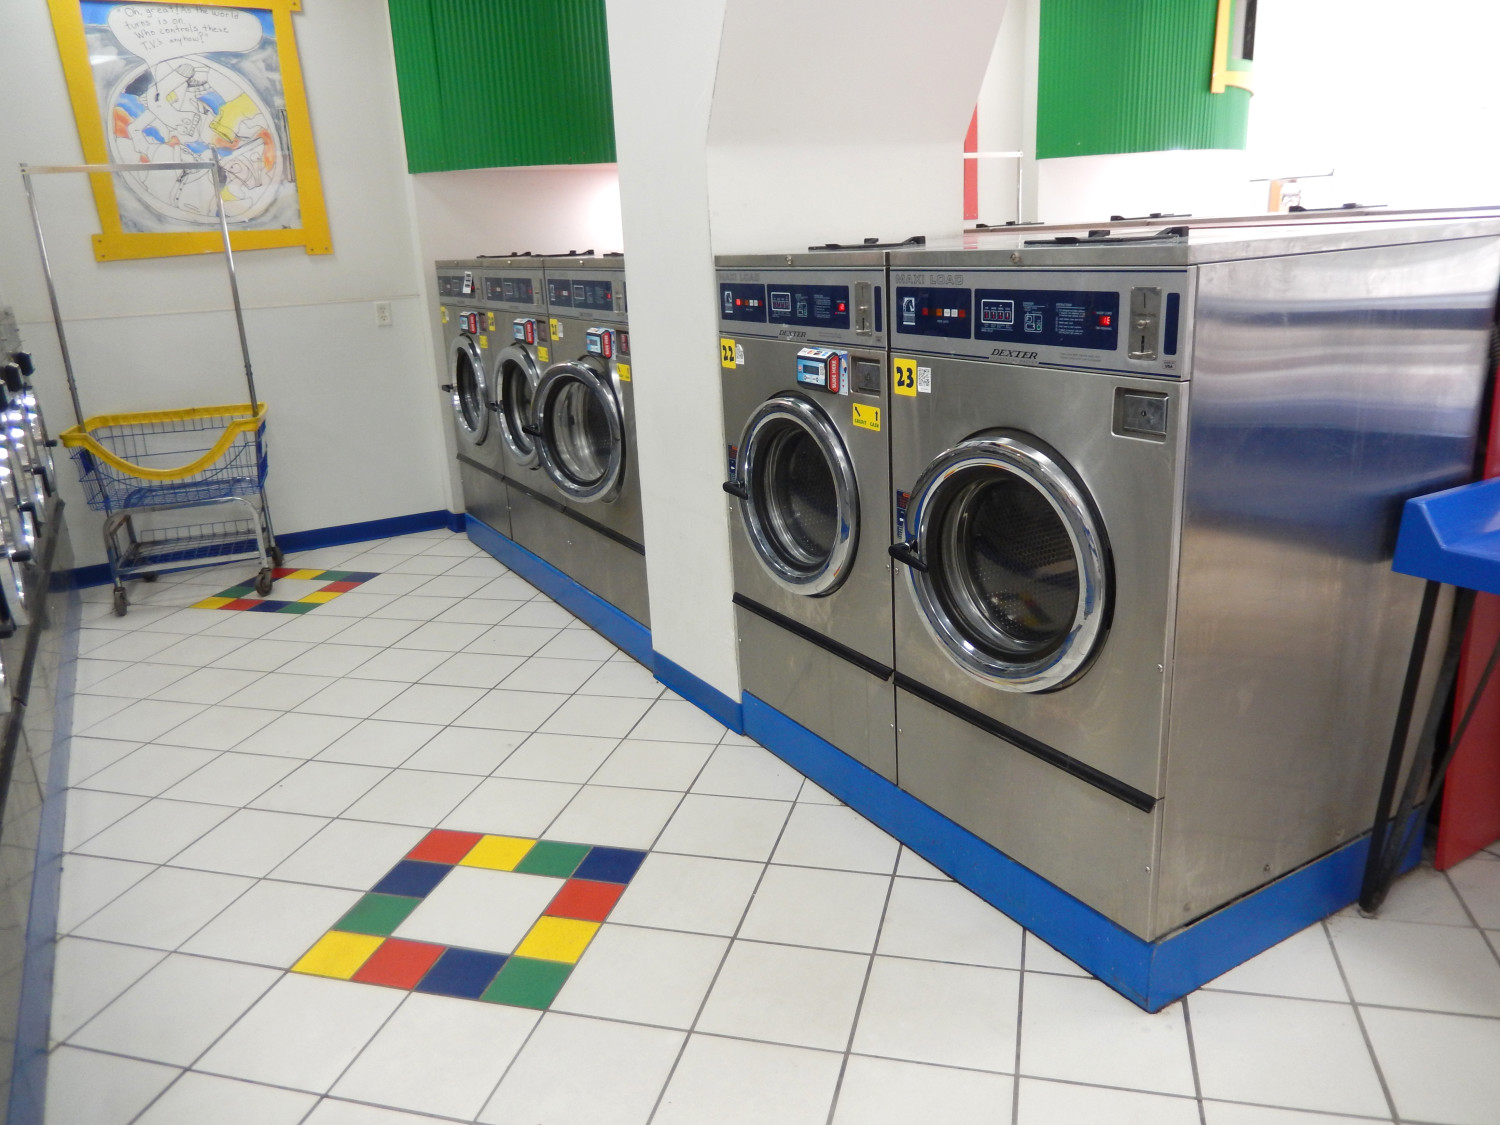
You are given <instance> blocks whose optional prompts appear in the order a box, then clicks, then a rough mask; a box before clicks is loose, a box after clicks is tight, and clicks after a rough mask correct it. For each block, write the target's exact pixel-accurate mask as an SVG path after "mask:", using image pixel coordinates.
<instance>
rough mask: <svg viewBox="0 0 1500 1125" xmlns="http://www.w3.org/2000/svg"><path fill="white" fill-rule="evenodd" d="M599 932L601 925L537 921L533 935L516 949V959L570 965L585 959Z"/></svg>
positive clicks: (562, 921)
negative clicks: (590, 943) (579, 959)
mask: <svg viewBox="0 0 1500 1125" xmlns="http://www.w3.org/2000/svg"><path fill="white" fill-rule="evenodd" d="M598 929H599V923H598V922H580V921H578V920H577V919H575V918H538V919H537V920H536V925H534V926H532V927H531V932H530V933H529V934H527V935H526V936H525V937H524V938H523V939H521V944H520V945H518V946H516V955H517V956H518V957H535V958H536V959H537V960H539V961H566V962H567V963H568V964H570V965H571V964H572V963H573V962H575V961H577V960H578V958H580V957H582V956H583V951H584V950H585V949H587V948H588V944H589V942H590V941H591V940H592V939H593V936H594V934H595V933H596V932H597V931H598Z"/></svg>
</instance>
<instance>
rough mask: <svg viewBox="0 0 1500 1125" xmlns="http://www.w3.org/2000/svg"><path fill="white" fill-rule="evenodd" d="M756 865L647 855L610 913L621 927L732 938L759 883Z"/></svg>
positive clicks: (681, 856) (703, 858)
mask: <svg viewBox="0 0 1500 1125" xmlns="http://www.w3.org/2000/svg"><path fill="white" fill-rule="evenodd" d="M760 874H761V865H760V864H758V863H745V862H742V861H740V860H732V859H708V858H705V857H703V856H695V855H671V854H669V853H667V852H652V853H651V854H650V855H648V856H646V861H645V862H644V863H642V864H641V866H640V869H639V870H638V871H637V872H636V873H635V878H633V879H632V880H631V881H630V886H629V887H627V888H626V889H625V893H624V894H623V895H621V896H620V901H619V902H617V903H616V904H615V908H614V910H613V911H612V912H611V913H610V916H609V917H610V920H611V921H613V922H619V923H623V924H626V925H635V926H654V927H656V928H658V929H663V930H685V931H689V932H693V933H702V934H723V935H725V936H728V935H731V934H733V933H734V932H735V930H736V929H737V928H738V927H739V924H740V920H741V919H742V918H743V917H744V915H745V907H746V906H747V905H749V902H750V896H751V895H752V894H754V893H755V885H756V883H757V882H758V881H759V880H760Z"/></svg>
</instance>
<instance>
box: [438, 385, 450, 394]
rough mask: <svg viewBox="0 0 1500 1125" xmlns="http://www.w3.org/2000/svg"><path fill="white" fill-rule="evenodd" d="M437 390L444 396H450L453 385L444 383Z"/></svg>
mask: <svg viewBox="0 0 1500 1125" xmlns="http://www.w3.org/2000/svg"><path fill="white" fill-rule="evenodd" d="M438 390H440V391H442V392H443V393H444V394H445V395H451V394H452V393H453V384H452V383H444V384H443V385H442V386H440V387H439V388H438Z"/></svg>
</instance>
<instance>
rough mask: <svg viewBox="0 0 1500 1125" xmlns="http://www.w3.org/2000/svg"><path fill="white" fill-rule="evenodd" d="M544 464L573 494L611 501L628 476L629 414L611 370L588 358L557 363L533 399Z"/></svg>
mask: <svg viewBox="0 0 1500 1125" xmlns="http://www.w3.org/2000/svg"><path fill="white" fill-rule="evenodd" d="M532 418H533V420H534V424H533V425H532V427H531V429H530V430H529V431H528V433H529V434H530V435H531V436H532V437H534V438H536V449H537V454H538V455H539V456H540V458H541V462H542V468H543V469H545V470H546V472H547V475H548V476H549V477H551V478H552V482H553V483H554V484H556V485H557V487H558V488H559V489H561V490H562V491H563V492H564V493H565V494H566V495H568V496H569V497H571V498H572V499H574V500H584V501H600V502H605V503H607V502H608V501H610V500H613V499H614V498H615V497H616V496H618V495H619V493H620V485H621V483H622V481H623V480H624V476H625V419H624V417H623V415H622V414H621V413H620V400H619V399H618V398H617V397H616V396H615V389H614V387H613V386H612V385H611V382H610V377H609V370H608V368H607V367H605V366H604V365H603V364H601V363H600V362H599V361H598V360H595V359H592V358H585V359H579V360H569V361H566V362H563V363H554V364H553V365H552V366H551V367H549V368H547V371H546V373H545V374H544V375H543V376H542V379H541V382H540V383H538V384H537V388H536V394H535V396H534V397H533V399H532Z"/></svg>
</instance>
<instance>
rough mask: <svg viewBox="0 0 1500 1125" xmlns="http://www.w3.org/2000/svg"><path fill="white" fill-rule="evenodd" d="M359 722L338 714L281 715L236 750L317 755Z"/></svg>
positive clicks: (282, 755) (242, 752) (288, 755)
mask: <svg viewBox="0 0 1500 1125" xmlns="http://www.w3.org/2000/svg"><path fill="white" fill-rule="evenodd" d="M357 723H358V720H357V719H351V718H345V717H342V716H337V715H299V714H295V713H294V714H290V715H281V716H279V717H277V718H276V719H275V720H274V721H273V722H271V723H268V724H267V725H266V726H263V727H261V728H260V729H259V730H258V731H256V732H255V733H254V734H252V735H251V736H250V737H249V738H247V739H245V740H244V741H243V742H241V743H239V744H238V745H237V746H235V750H236V752H238V753H241V754H267V755H273V756H276V757H282V758H301V759H308V758H316V757H317V756H318V754H319V753H320V752H322V751H323V750H325V749H327V748H328V747H329V746H330V745H332V744H333V743H334V742H336V741H337V740H338V739H339V738H341V737H342V736H343V735H345V734H347V733H348V732H349V731H351V730H353V729H354V727H355V726H356V725H357Z"/></svg>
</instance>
